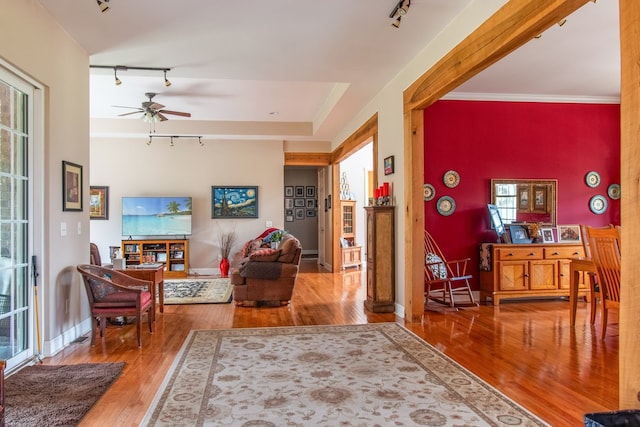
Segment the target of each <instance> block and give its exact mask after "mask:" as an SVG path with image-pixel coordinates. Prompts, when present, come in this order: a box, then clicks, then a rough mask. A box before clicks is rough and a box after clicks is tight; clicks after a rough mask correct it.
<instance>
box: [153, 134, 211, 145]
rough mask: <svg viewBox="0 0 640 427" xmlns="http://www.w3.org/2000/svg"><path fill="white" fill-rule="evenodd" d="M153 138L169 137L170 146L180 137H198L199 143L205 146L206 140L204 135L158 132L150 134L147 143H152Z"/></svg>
mask: <svg viewBox="0 0 640 427" xmlns="http://www.w3.org/2000/svg"><path fill="white" fill-rule="evenodd" d="M153 138H169V146H170V147H173V146H174V142H175V140H176V139H180V138H188V139H196V138H197V139H198V143H199V144H200V146H201V147H204V142H203V141H202V135H157V134H155V133H154V134H149V141H148V142H147V145H151V141H153Z"/></svg>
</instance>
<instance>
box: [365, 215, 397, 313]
mask: <svg viewBox="0 0 640 427" xmlns="http://www.w3.org/2000/svg"><path fill="white" fill-rule="evenodd" d="M364 209H365V211H366V212H367V254H366V255H367V300H366V301H365V302H364V307H365V308H366V309H367V310H369V311H373V312H375V313H392V312H393V311H394V310H395V288H396V286H395V277H396V271H395V232H394V212H395V207H394V206H367V207H365V208H364Z"/></svg>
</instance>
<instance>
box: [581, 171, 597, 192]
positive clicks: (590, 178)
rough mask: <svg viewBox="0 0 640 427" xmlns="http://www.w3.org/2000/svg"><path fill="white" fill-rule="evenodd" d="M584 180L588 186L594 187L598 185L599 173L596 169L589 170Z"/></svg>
mask: <svg viewBox="0 0 640 427" xmlns="http://www.w3.org/2000/svg"><path fill="white" fill-rule="evenodd" d="M585 181H586V183H587V185H588V186H589V187H591V188H596V187H597V186H598V185H600V175H598V172H596V171H591V172H589V173H588V174H587V176H586V177H585Z"/></svg>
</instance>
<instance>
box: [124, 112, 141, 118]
mask: <svg viewBox="0 0 640 427" xmlns="http://www.w3.org/2000/svg"><path fill="white" fill-rule="evenodd" d="M140 113H142V111H132V112H130V113H124V114H118V117H122V116H130V115H132V114H140Z"/></svg>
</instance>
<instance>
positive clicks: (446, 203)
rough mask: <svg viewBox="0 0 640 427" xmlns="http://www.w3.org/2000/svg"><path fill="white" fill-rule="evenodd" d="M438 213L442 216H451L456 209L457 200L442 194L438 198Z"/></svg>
mask: <svg viewBox="0 0 640 427" xmlns="http://www.w3.org/2000/svg"><path fill="white" fill-rule="evenodd" d="M437 208H438V213H439V214H440V215H442V216H449V215H451V214H452V213H453V212H454V211H455V210H456V202H455V201H454V200H453V199H452V198H451V197H449V196H442V197H440V198H439V199H438V206H437Z"/></svg>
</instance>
